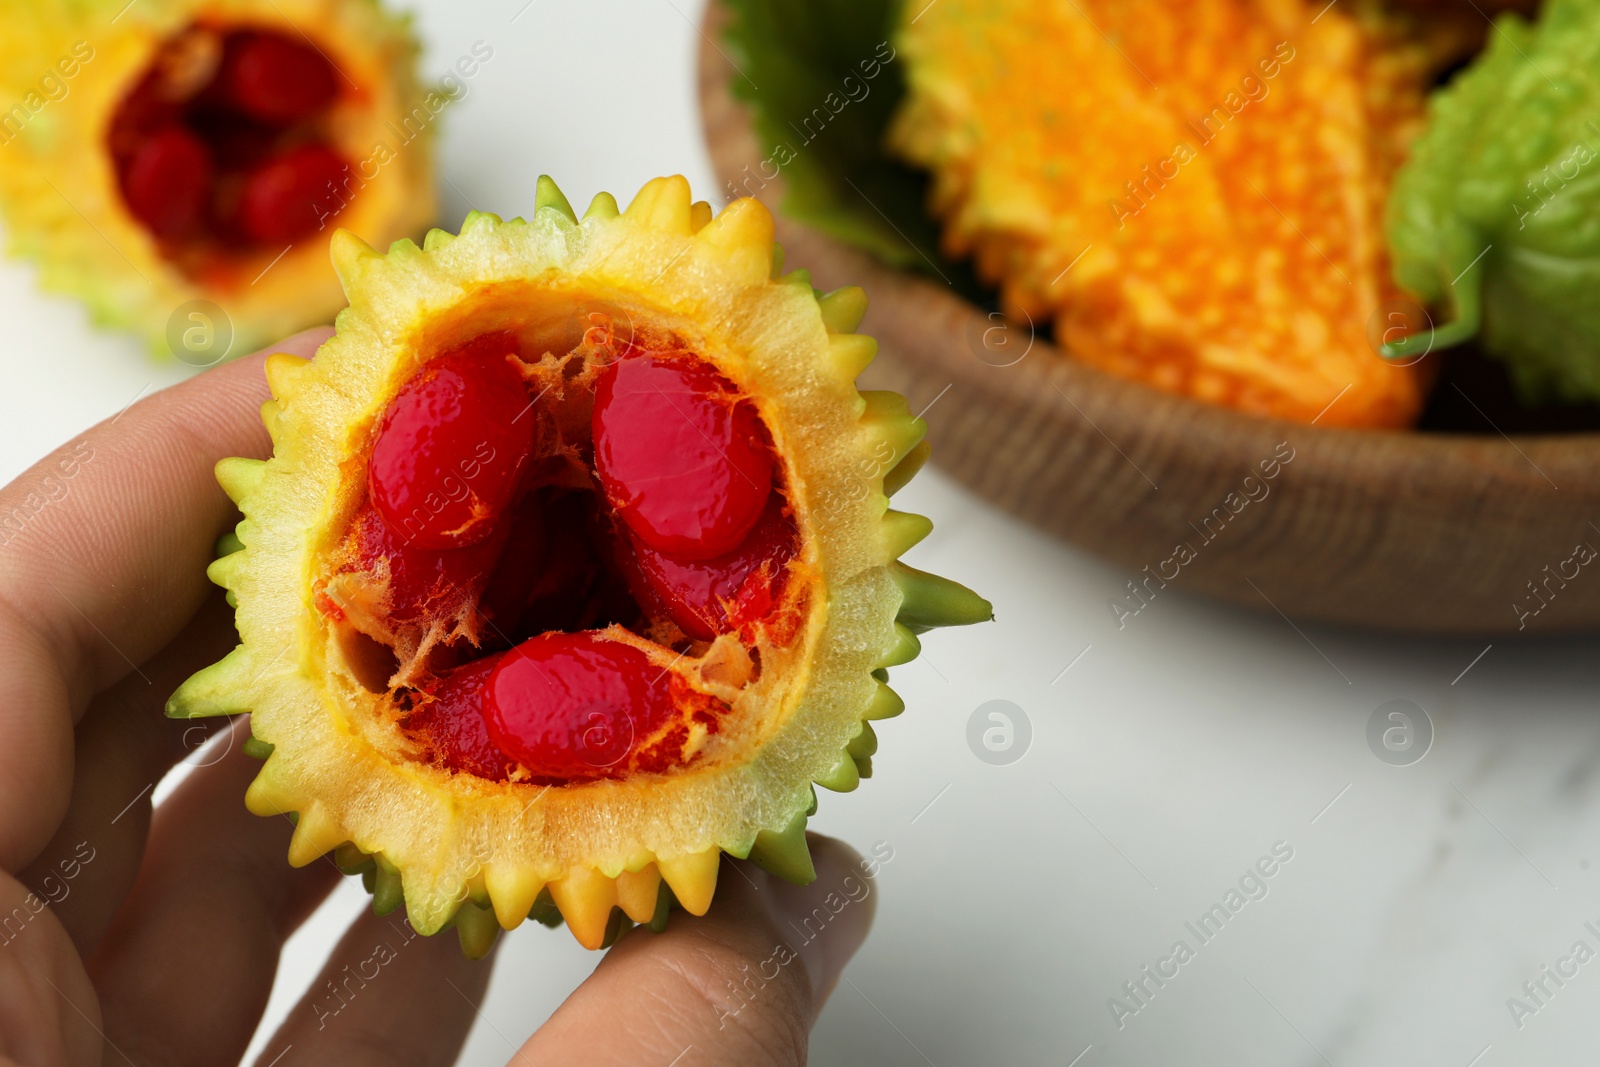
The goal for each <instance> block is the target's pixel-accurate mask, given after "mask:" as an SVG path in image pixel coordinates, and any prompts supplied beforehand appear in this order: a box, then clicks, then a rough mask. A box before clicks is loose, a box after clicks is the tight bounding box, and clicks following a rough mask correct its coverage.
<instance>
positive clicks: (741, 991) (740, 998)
mask: <svg viewBox="0 0 1600 1067" xmlns="http://www.w3.org/2000/svg"><path fill="white" fill-rule="evenodd" d="M810 844H811V854H812V860H813V862H814V863H815V865H816V870H817V879H816V881H814V882H812V883H811V884H810V885H808V886H792V885H789V884H788V883H787V882H784V881H783V880H782V879H779V878H773V877H770V876H769V875H767V874H766V872H764V871H762V870H760V869H759V868H757V867H755V866H753V865H751V864H748V863H741V862H738V861H734V860H728V859H725V860H724V861H723V867H722V872H721V878H720V881H721V884H720V885H719V886H718V889H717V895H716V901H715V903H714V904H713V905H712V907H711V910H710V911H709V912H708V913H707V914H706V915H705V917H704V918H700V919H696V918H693V917H690V916H686V915H684V914H683V913H682V912H674V913H673V917H672V921H671V923H670V925H669V926H668V927H667V931H666V932H665V933H663V934H654V933H652V932H651V931H649V930H646V929H636V930H633V931H632V932H630V933H629V934H628V935H627V936H626V937H624V938H623V939H622V940H621V941H619V942H618V943H617V945H616V947H615V948H613V949H612V950H611V951H610V953H608V954H607V955H606V958H605V959H604V960H603V961H602V962H601V964H600V966H599V967H598V968H596V969H595V972H594V974H592V975H591V976H590V977H589V979H588V981H586V982H584V983H583V985H581V986H579V987H578V989H577V991H576V992H574V993H573V994H572V996H571V997H569V998H567V1001H566V1003H565V1004H563V1005H562V1006H561V1008H560V1009H559V1010H558V1011H557V1012H556V1013H555V1014H554V1015H553V1016H551V1018H550V1021H549V1022H547V1023H546V1024H545V1025H544V1026H543V1027H541V1028H540V1030H539V1031H538V1032H537V1033H536V1034H534V1035H533V1037H531V1038H529V1039H528V1042H527V1044H525V1045H524V1046H523V1047H522V1052H521V1053H519V1060H516V1061H513V1062H521V1060H520V1057H521V1056H524V1055H525V1056H526V1057H527V1059H528V1061H529V1062H533V1063H560V1064H574V1065H584V1067H588V1065H609V1064H617V1065H622V1064H628V1065H632V1064H639V1063H662V1064H667V1063H671V1064H678V1065H680V1067H690V1065H694V1067H701V1065H705V1064H709V1065H712V1067H720V1065H724V1064H726V1065H735V1064H737V1065H739V1067H768V1065H772V1067H777V1065H793V1064H803V1063H805V1062H806V1046H807V1043H808V1040H809V1038H810V1032H811V1026H812V1024H813V1023H814V1022H816V1019H817V1014H818V1013H819V1012H820V1011H821V1010H822V1004H823V1002H824V1001H825V1000H827V997H828V994H829V993H830V992H832V990H833V987H834V985H836V984H837V983H838V981H839V976H840V974H841V973H842V972H843V970H844V966H845V964H846V963H848V962H849V960H850V957H851V956H853V955H855V952H856V949H858V948H860V947H861V942H862V941H864V940H865V939H866V936H867V928H868V927H869V926H871V924H872V913H873V911H874V909H875V908H876V906H877V890H876V887H875V885H874V884H873V881H872V877H871V874H870V871H871V870H872V869H873V868H872V866H871V865H870V864H869V863H868V862H867V861H865V860H863V859H862V858H861V857H860V856H859V855H857V854H856V853H855V852H853V851H852V850H851V849H850V848H849V847H848V846H846V845H843V844H841V843H839V842H838V841H835V840H833V839H831V838H826V837H817V836H811V838H810ZM674 1057H677V1058H676V1059H675V1058H674Z"/></svg>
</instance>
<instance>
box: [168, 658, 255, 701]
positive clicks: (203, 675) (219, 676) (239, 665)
mask: <svg viewBox="0 0 1600 1067" xmlns="http://www.w3.org/2000/svg"><path fill="white" fill-rule="evenodd" d="M250 662H251V657H250V650H249V649H247V648H246V647H245V646H244V645H240V646H239V647H237V648H235V649H234V650H233V651H232V652H230V653H228V654H227V655H226V656H224V657H223V658H222V659H219V660H218V661H217V662H215V663H213V664H212V665H211V666H209V667H206V668H205V669H204V670H201V671H199V672H198V673H196V674H194V675H191V676H190V678H189V680H188V681H186V682H184V683H183V684H182V685H180V686H179V687H178V689H177V692H175V693H173V694H172V696H171V697H170V698H168V700H167V708H166V711H167V716H168V717H169V718H173V719H205V718H210V717H211V716H214V715H239V714H242V713H243V712H246V711H249V710H250V703H249V702H250V689H249V678H250V672H251V666H250Z"/></svg>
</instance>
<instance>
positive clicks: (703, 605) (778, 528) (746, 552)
mask: <svg viewBox="0 0 1600 1067" xmlns="http://www.w3.org/2000/svg"><path fill="white" fill-rule="evenodd" d="M797 536H798V534H797V533H796V531H795V526H794V522H793V520H792V519H790V518H789V517H788V516H786V515H785V514H784V511H783V498H782V497H781V496H779V495H778V494H777V493H773V494H772V496H771V499H770V501H769V502H768V504H767V508H766V511H764V512H763V513H762V515H761V518H760V520H759V521H757V523H756V525H755V528H754V529H753V530H751V531H750V535H749V536H748V537H746V538H745V541H744V544H742V545H740V546H739V547H738V548H736V549H734V550H733V551H732V552H729V553H728V554H727V555H723V556H717V557H715V558H713V559H707V560H685V559H675V558H673V557H672V556H669V555H667V554H666V553H664V552H657V551H656V550H655V549H653V548H651V547H650V546H649V545H646V544H644V543H643V541H642V540H641V539H640V538H638V537H637V536H635V537H634V538H633V539H632V545H631V547H632V550H633V558H634V560H635V561H636V564H637V571H636V573H637V574H638V575H639V576H640V578H641V579H642V580H643V581H644V582H645V583H647V584H648V586H649V592H648V593H647V594H644V595H643V596H640V594H638V593H636V594H635V596H639V599H640V601H641V603H643V602H644V601H645V599H646V598H647V597H648V598H649V599H650V600H651V601H653V602H655V603H659V604H661V605H662V607H663V608H664V609H665V610H666V612H667V613H668V614H669V615H670V616H671V618H672V621H673V622H675V623H677V624H678V626H679V627H680V628H681V629H682V630H683V632H684V633H686V634H688V635H689V636H690V637H693V638H695V639H697V640H701V641H709V640H711V639H712V638H713V637H715V636H716V635H717V634H719V633H729V632H733V631H737V630H738V629H739V628H740V627H742V626H744V625H745V624H746V623H748V622H753V621H755V620H756V619H760V618H762V617H764V616H766V615H767V614H768V613H770V612H771V611H772V609H773V608H774V607H775V606H776V605H777V602H778V599H779V598H780V597H781V596H782V592H783V581H784V575H785V574H786V573H787V572H786V571H785V565H786V564H787V563H788V562H789V560H790V559H792V558H793V557H794V550H795V539H796V537H797Z"/></svg>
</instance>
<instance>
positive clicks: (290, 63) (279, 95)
mask: <svg viewBox="0 0 1600 1067" xmlns="http://www.w3.org/2000/svg"><path fill="white" fill-rule="evenodd" d="M216 92H217V94H218V96H219V97H220V99H221V100H223V101H225V102H226V103H227V104H228V105H231V106H232V107H233V108H235V109H237V110H238V111H241V112H243V113H244V114H245V115H246V116H248V117H249V118H252V119H256V120H257V121H259V122H265V123H269V124H272V125H279V126H287V125H289V124H291V123H295V122H299V121H300V120H301V119H307V118H310V117H311V116H313V115H315V114H316V113H317V112H319V111H321V110H323V109H324V108H326V107H327V106H328V105H330V104H332V103H333V100H334V97H336V96H338V95H339V82H338V75H337V73H336V72H335V71H334V69H333V64H331V63H329V62H328V60H326V59H324V58H323V56H322V54H321V53H320V52H318V51H317V50H316V49H314V48H311V47H309V46H307V45H305V44H302V43H301V42H299V41H292V40H290V39H289V38H287V37H283V36H280V35H278V34H276V33H241V34H236V35H234V37H233V38H232V39H231V40H229V42H228V47H227V52H226V54H225V55H224V57H223V60H222V66H221V69H220V70H219V71H218V72H217V80H216Z"/></svg>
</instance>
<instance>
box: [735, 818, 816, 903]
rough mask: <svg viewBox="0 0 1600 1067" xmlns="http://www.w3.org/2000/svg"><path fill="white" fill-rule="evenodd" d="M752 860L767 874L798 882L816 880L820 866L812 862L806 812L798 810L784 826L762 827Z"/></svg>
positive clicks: (753, 850)
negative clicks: (771, 828)
mask: <svg viewBox="0 0 1600 1067" xmlns="http://www.w3.org/2000/svg"><path fill="white" fill-rule="evenodd" d="M750 860H751V862H753V863H754V864H755V865H756V866H758V867H760V868H761V869H762V870H764V871H766V872H767V873H768V874H773V875H777V876H778V877H779V878H782V879H783V880H784V881H786V882H792V883H794V884H795V885H810V884H811V883H812V882H814V881H816V879H817V869H816V867H815V866H814V865H813V864H812V862H811V848H810V846H809V845H807V843H806V814H805V813H804V812H796V813H795V816H794V818H792V819H790V820H789V822H788V824H787V825H785V826H784V827H783V828H782V829H779V830H763V831H761V832H760V833H759V834H757V835H756V842H755V846H754V847H753V848H751V850H750Z"/></svg>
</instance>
